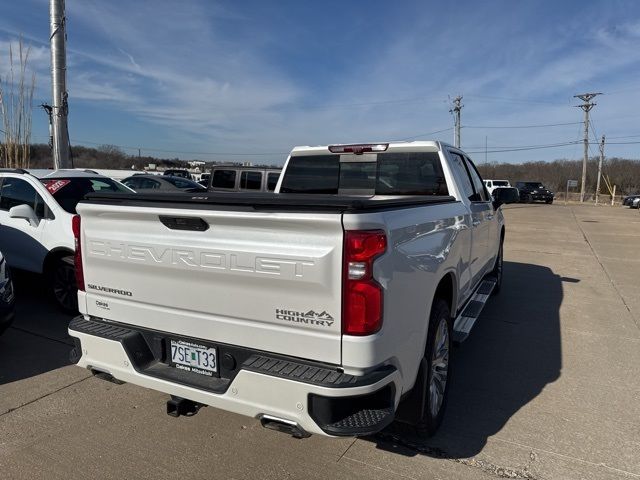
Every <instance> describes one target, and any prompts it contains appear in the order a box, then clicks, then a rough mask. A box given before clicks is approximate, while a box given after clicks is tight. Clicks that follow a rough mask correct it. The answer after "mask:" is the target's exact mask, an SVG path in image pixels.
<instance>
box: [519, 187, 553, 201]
mask: <svg viewBox="0 0 640 480" xmlns="http://www.w3.org/2000/svg"><path fill="white" fill-rule="evenodd" d="M516 188H517V189H518V191H519V192H520V201H521V202H522V203H533V202H545V203H553V192H552V191H550V190H548V189H547V188H546V187H545V186H544V185H543V184H542V183H540V182H516Z"/></svg>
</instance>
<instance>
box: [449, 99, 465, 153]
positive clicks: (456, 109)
mask: <svg viewBox="0 0 640 480" xmlns="http://www.w3.org/2000/svg"><path fill="white" fill-rule="evenodd" d="M463 106H464V105H462V95H458V96H457V97H456V98H454V99H453V107H451V110H449V113H452V114H453V124H454V125H455V133H454V141H453V145H454V146H455V147H456V148H460V111H461V110H462V107H463Z"/></svg>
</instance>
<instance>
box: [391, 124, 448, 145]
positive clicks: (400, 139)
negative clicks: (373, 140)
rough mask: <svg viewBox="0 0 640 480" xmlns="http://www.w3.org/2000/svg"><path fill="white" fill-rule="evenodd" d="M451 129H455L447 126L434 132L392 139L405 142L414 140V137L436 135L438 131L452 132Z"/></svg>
mask: <svg viewBox="0 0 640 480" xmlns="http://www.w3.org/2000/svg"><path fill="white" fill-rule="evenodd" d="M451 130H453V127H449V128H445V129H443V130H436V131H434V132H426V133H419V134H418V135H411V136H410V137H405V138H399V139H397V140H392V141H394V142H405V141H407V140H413V139H414V138H420V137H428V136H429V135H435V134H436V133H443V132H450V131H451Z"/></svg>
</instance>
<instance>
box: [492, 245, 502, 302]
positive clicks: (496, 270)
mask: <svg viewBox="0 0 640 480" xmlns="http://www.w3.org/2000/svg"><path fill="white" fill-rule="evenodd" d="M503 243H504V240H503V239H501V240H500V247H499V248H498V256H497V257H496V263H495V265H494V266H493V272H492V273H493V276H494V277H495V278H496V286H495V287H493V292H492V293H493V295H497V294H498V293H500V288H501V287H502V272H503V269H504V262H503V258H502V256H503V254H502V244H503Z"/></svg>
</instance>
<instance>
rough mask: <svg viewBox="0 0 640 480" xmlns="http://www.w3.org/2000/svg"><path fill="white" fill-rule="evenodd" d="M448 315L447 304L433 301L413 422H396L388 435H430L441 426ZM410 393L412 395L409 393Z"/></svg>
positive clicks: (446, 385) (445, 394) (447, 357)
mask: <svg viewBox="0 0 640 480" xmlns="http://www.w3.org/2000/svg"><path fill="white" fill-rule="evenodd" d="M451 337H452V332H451V313H450V311H449V306H448V305H447V302H445V301H444V300H441V299H436V300H435V301H434V304H433V307H432V309H431V315H430V317H429V333H428V336H427V345H426V348H425V352H424V357H423V360H422V365H423V366H424V368H422V367H421V368H420V371H419V373H418V375H419V378H418V379H417V380H416V387H414V388H421V389H424V390H423V391H421V392H417V393H418V395H417V397H419V398H420V400H421V401H418V402H415V403H414V404H413V408H415V409H416V410H418V411H414V412H412V413H413V415H412V417H413V418H414V419H415V420H414V421H412V422H411V423H408V422H406V421H402V420H401V421H400V422H396V423H394V424H393V427H392V429H391V430H392V432H395V433H408V434H410V435H414V436H420V437H425V436H431V435H433V434H434V433H435V432H436V431H437V430H438V427H439V426H440V424H441V423H442V418H443V417H444V412H445V409H446V406H447V398H448V394H449V377H450V376H451V365H450V361H449V360H450V358H451V347H452V340H451ZM412 393H413V392H412Z"/></svg>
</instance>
